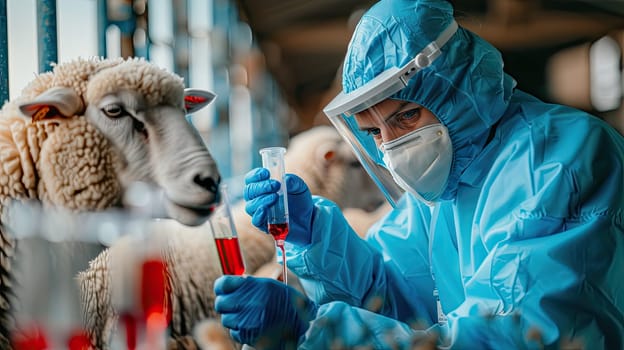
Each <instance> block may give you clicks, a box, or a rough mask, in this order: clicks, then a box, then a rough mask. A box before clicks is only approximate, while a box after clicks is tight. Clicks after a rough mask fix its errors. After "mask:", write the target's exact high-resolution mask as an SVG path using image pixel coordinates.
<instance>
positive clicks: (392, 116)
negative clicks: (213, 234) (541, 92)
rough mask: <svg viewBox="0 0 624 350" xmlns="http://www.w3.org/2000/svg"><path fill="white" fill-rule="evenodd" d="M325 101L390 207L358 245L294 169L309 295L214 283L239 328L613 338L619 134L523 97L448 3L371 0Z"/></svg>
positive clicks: (266, 188)
mask: <svg viewBox="0 0 624 350" xmlns="http://www.w3.org/2000/svg"><path fill="white" fill-rule="evenodd" d="M325 112H326V114H328V116H329V118H330V119H331V121H332V122H333V124H334V125H335V126H336V127H337V129H338V130H339V131H340V132H341V133H342V135H343V136H344V138H345V139H347V140H348V141H349V142H350V143H351V145H352V146H353V148H354V151H355V152H356V153H358V154H359V155H360V159H361V161H362V163H363V164H364V166H365V167H366V168H367V170H368V172H369V174H370V175H371V176H372V177H373V179H374V180H375V181H376V183H377V184H378V185H379V186H380V188H381V189H382V191H383V192H384V193H385V194H386V195H387V197H388V199H389V200H390V201H391V203H392V204H394V206H395V208H394V210H393V211H391V212H390V213H389V214H388V215H387V216H385V217H384V218H383V219H382V220H381V221H380V222H378V223H377V224H376V225H375V226H373V227H372V228H371V229H370V230H369V232H368V236H367V238H366V240H361V239H359V238H358V237H357V236H356V235H355V233H353V231H352V230H351V229H350V228H349V227H348V225H347V224H346V222H345V220H344V218H343V217H342V215H341V213H340V211H339V210H338V209H337V208H336V207H335V206H334V205H333V204H332V203H331V202H329V201H327V200H325V199H323V198H318V197H311V196H310V194H309V191H308V190H307V186H306V185H305V184H304V183H303V182H302V181H301V180H300V179H298V178H297V177H295V176H290V177H289V178H288V180H287V182H286V185H287V186H288V193H289V198H288V204H289V209H290V233H289V235H288V237H287V242H288V243H289V245H288V246H287V256H288V267H289V268H290V269H292V270H293V271H294V272H295V273H296V274H297V275H298V276H299V277H300V280H301V283H302V285H303V286H304V288H305V290H306V292H307V293H306V294H307V296H303V295H301V294H300V293H298V292H296V291H295V290H294V289H292V288H290V287H288V286H285V285H283V284H280V283H279V282H276V281H272V280H267V279H260V278H252V277H246V278H245V277H233V276H226V277H221V278H220V279H219V280H217V282H216V284H215V291H216V293H217V295H218V296H217V299H216V310H217V311H219V312H221V313H222V317H223V318H222V323H223V325H224V326H225V327H227V328H230V333H231V335H232V336H233V337H234V339H236V340H238V341H240V342H242V343H247V344H251V345H255V346H257V347H258V348H265V347H269V348H285V347H289V346H290V345H292V346H298V347H299V348H302V349H327V348H330V347H331V346H332V345H338V346H339V347H341V348H351V347H355V346H358V345H368V346H372V347H373V348H381V349H385V348H388V349H389V348H392V349H396V348H401V349H405V348H411V347H412V346H414V344H415V343H414V342H416V341H418V340H421V341H422V340H423V339H426V338H427V337H428V336H431V337H433V338H435V339H436V341H437V343H436V345H437V346H438V347H440V348H452V349H530V348H540V349H541V348H548V349H551V348H552V349H557V348H563V347H565V346H572V345H571V344H573V345H578V347H576V348H584V349H624V178H623V172H624V138H623V137H622V136H621V135H620V134H618V133H617V132H616V131H615V130H614V129H613V128H611V127H610V126H608V125H607V124H606V123H605V122H603V121H602V120H600V119H598V118H595V117H593V116H591V115H588V114H586V113H584V112H581V111H579V110H575V109H572V108H568V107H565V106H561V105H553V104H547V103H544V102H542V101H540V100H538V99H537V98H535V97H533V96H530V95H529V94H527V93H525V92H522V91H520V90H518V89H517V88H516V82H515V80H514V79H513V78H512V77H511V76H509V75H507V74H506V73H505V72H504V69H503V62H502V59H501V55H500V53H499V52H498V51H497V50H496V49H495V48H494V47H492V46H491V45H490V44H488V43H487V42H485V41H484V40H482V39H481V38H479V37H478V36H476V35H475V34H473V33H471V32H469V31H467V30H465V29H463V28H461V27H458V26H457V23H456V22H455V20H454V18H453V8H452V5H451V4H450V3H449V2H447V1H442V0H412V1H400V0H394V1H391V0H382V1H380V2H378V3H377V4H376V5H374V6H373V7H372V8H371V9H370V10H369V11H368V12H367V13H366V14H365V15H364V16H363V18H362V19H361V20H360V22H359V24H358V26H357V28H356V30H355V33H354V36H353V38H352V40H351V42H350V44H349V48H348V52H347V55H346V59H345V63H344V70H343V91H342V92H341V93H340V94H339V95H338V96H337V97H336V98H335V99H334V100H333V101H332V102H331V103H330V104H329V105H328V106H327V107H326V108H325ZM392 180H394V182H393V181H392ZM394 183H396V184H398V185H399V187H400V188H401V189H402V190H404V193H403V192H401V191H396V189H395V188H394V186H393V184H394ZM276 191H277V186H276V183H275V182H274V181H273V180H269V176H268V172H267V170H266V169H262V168H260V169H254V170H253V171H251V172H250V173H249V174H248V176H247V178H246V187H245V199H246V201H247V207H246V208H247V212H248V213H249V214H250V215H251V216H252V217H253V219H252V220H253V223H254V225H256V226H257V227H259V228H261V229H264V230H266V215H265V214H266V212H267V207H269V206H271V205H272V204H273V203H274V202H275V199H276V195H275V192H276ZM337 341H338V342H337Z"/></svg>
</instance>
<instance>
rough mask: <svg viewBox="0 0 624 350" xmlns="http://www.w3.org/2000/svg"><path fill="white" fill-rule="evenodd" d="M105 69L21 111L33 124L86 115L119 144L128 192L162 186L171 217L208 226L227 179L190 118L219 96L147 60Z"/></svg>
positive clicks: (115, 145)
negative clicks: (137, 185)
mask: <svg viewBox="0 0 624 350" xmlns="http://www.w3.org/2000/svg"><path fill="white" fill-rule="evenodd" d="M90 62H91V61H90ZM103 67H104V68H101V69H98V70H96V71H94V72H92V74H89V75H88V78H87V79H88V81H87V82H86V84H82V85H80V86H81V87H83V89H84V90H85V91H81V89H80V88H78V89H77V88H76V86H72V87H62V86H56V87H53V88H50V89H48V90H46V91H45V92H43V93H41V94H40V95H38V96H37V97H36V98H35V99H34V100H33V101H30V102H28V103H22V104H21V106H20V109H21V110H22V112H23V113H25V114H27V115H30V116H32V117H33V120H37V119H46V118H50V117H55V116H59V115H61V116H65V117H71V116H76V115H77V116H81V115H83V116H84V117H85V118H86V120H87V121H88V123H89V124H90V125H93V126H94V127H95V128H96V129H97V130H99V132H100V133H101V134H103V135H104V137H105V138H106V139H107V140H108V141H109V143H110V144H111V145H112V146H113V147H112V149H114V150H115V153H116V156H117V158H118V159H119V163H120V164H121V165H120V166H119V167H118V169H117V170H116V171H117V172H118V173H117V177H118V180H119V182H120V183H121V185H122V186H123V187H124V188H127V186H128V185H130V184H131V183H133V182H135V181H143V182H147V183H150V184H153V185H156V186H158V187H160V188H162V189H163V191H164V193H165V197H166V209H167V212H168V214H169V216H171V217H172V218H175V219H177V220H179V221H180V222H182V223H184V224H189V225H196V224H199V223H201V222H202V221H203V220H204V219H205V218H206V217H207V216H208V214H209V213H210V211H211V208H212V206H213V205H214V203H215V202H216V201H217V200H218V185H219V181H220V176H219V172H218V169H217V165H216V163H215V161H214V159H213V158H212V156H211V154H210V153H209V151H208V149H207V148H206V145H205V144H204V142H203V140H202V139H201V137H200V135H199V134H198V133H197V131H196V130H195V129H194V128H193V126H192V125H191V124H190V123H189V122H188V121H187V120H186V117H185V116H186V114H188V113H192V112H195V111H197V110H198V109H200V108H202V107H204V106H206V105H207V104H208V103H210V101H212V99H213V98H214V95H213V94H212V93H210V92H208V91H204V90H196V89H186V90H185V89H184V85H183V82H182V78H180V77H178V76H177V75H174V74H172V73H170V72H167V71H166V70H164V69H162V68H158V67H156V66H155V65H153V64H150V63H148V62H147V61H145V60H140V59H130V60H125V61H120V62H118V64H112V65H111V64H104V65H103ZM57 68H58V66H57ZM55 71H56V70H55Z"/></svg>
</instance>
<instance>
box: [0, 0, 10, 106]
mask: <svg viewBox="0 0 624 350" xmlns="http://www.w3.org/2000/svg"><path fill="white" fill-rule="evenodd" d="M0 84H1V85H0V104H4V102H5V101H7V100H8V99H9V31H8V22H7V2H6V0H0Z"/></svg>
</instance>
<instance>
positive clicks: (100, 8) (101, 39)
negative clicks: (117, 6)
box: [97, 0, 109, 57]
mask: <svg viewBox="0 0 624 350" xmlns="http://www.w3.org/2000/svg"><path fill="white" fill-rule="evenodd" d="M106 2H107V1H106V0H97V16H98V17H97V29H98V56H100V57H106V56H107V53H106V50H107V47H106V29H108V25H109V23H108V6H107V4H106Z"/></svg>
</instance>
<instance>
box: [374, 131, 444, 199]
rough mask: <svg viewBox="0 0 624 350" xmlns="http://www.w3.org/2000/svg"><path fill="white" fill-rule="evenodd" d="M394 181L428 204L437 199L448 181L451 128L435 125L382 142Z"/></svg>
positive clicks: (384, 158) (384, 159)
mask: <svg viewBox="0 0 624 350" xmlns="http://www.w3.org/2000/svg"><path fill="white" fill-rule="evenodd" d="M381 149H382V151H383V153H384V157H383V161H384V163H386V165H387V167H388V169H389V170H390V173H391V174H392V177H393V178H394V181H396V183H397V184H398V185H399V186H401V188H403V189H404V190H405V191H408V192H410V193H411V194H413V195H414V196H416V198H419V199H421V200H422V201H423V202H425V203H427V204H428V205H432V204H433V202H434V201H436V200H437V199H438V198H439V197H440V195H442V192H443V191H444V188H445V187H446V180H448V177H449V173H450V171H451V162H452V160H453V146H452V144H451V138H450V137H449V134H448V129H447V128H446V127H445V126H444V125H442V124H432V125H427V126H425V127H422V128H420V129H417V130H414V131H412V132H410V133H408V134H405V135H403V136H401V137H399V138H396V139H394V140H392V141H389V142H384V143H382V144H381Z"/></svg>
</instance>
